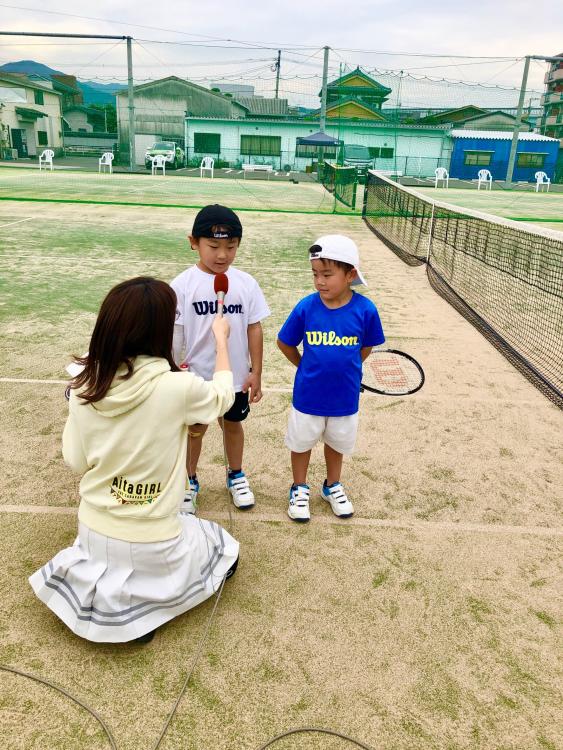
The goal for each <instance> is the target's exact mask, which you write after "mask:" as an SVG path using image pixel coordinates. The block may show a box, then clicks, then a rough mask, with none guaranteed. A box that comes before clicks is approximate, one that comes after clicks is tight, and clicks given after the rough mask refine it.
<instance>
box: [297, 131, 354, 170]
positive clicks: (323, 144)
mask: <svg viewBox="0 0 563 750" xmlns="http://www.w3.org/2000/svg"><path fill="white" fill-rule="evenodd" d="M342 146H343V141H340V140H339V139H338V138H333V137H332V136H331V135H327V134H326V133H323V131H322V130H319V132H318V133H312V134H311V135H307V136H304V137H303V138H297V139H296V146H295V148H296V154H297V155H298V156H301V157H303V156H304V157H308V156H310V157H311V160H312V161H311V169H312V170H313V171H316V166H315V165H316V162H317V161H318V162H319V163H322V162H323V161H324V160H325V159H326V158H329V159H338V158H339V155H340V154H341V151H342ZM319 176H320V175H319Z"/></svg>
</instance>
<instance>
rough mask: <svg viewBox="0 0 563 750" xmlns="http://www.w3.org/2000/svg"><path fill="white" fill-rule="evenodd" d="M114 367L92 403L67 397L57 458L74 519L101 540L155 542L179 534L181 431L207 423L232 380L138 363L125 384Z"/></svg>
mask: <svg viewBox="0 0 563 750" xmlns="http://www.w3.org/2000/svg"><path fill="white" fill-rule="evenodd" d="M125 372H126V368H125V366H123V367H122V368H120V369H119V370H118V372H117V374H116V377H115V379H114V381H113V383H112V386H111V388H110V389H109V391H108V392H107V394H106V396H105V397H104V398H103V399H102V400H101V401H97V402H96V403H94V404H87V403H85V402H84V401H82V400H81V399H80V398H79V397H78V396H77V394H76V392H75V391H71V396H70V402H69V416H68V419H67V422H66V425H65V429H64V432H63V457H64V460H65V461H66V463H67V464H68V465H69V466H70V467H71V469H73V470H74V471H76V472H79V473H83V474H84V476H83V477H82V480H81V482H80V507H79V510H78V518H79V520H80V521H81V522H82V523H84V524H85V525H86V526H88V527H89V528H90V529H93V530H94V531H97V532H98V533H100V534H104V535H105V536H109V537H113V538H115V539H123V540H125V541H129V542H159V541H164V540H166V539H172V538H173V537H175V536H177V535H178V534H179V533H180V530H181V526H180V522H179V520H178V510H179V506H180V503H181V501H182V499H183V497H184V487H185V480H186V444H187V431H188V425H191V424H196V423H200V424H209V423H210V422H213V420H214V419H216V418H217V417H219V416H221V415H222V414H224V413H225V412H226V411H228V410H229V409H230V407H231V406H232V404H233V401H234V391H233V375H232V373H231V372H230V371H228V370H225V371H222V372H216V373H215V375H214V377H213V380H212V381H209V382H207V381H205V380H203V379H202V378H200V377H199V376H197V375H194V374H193V373H190V372H170V365H169V364H168V362H167V361H166V360H165V359H161V358H159V357H147V356H140V357H137V358H136V359H135V361H134V372H133V375H132V376H131V377H130V378H129V379H128V380H120V378H119V376H120V375H123V374H124V373H125Z"/></svg>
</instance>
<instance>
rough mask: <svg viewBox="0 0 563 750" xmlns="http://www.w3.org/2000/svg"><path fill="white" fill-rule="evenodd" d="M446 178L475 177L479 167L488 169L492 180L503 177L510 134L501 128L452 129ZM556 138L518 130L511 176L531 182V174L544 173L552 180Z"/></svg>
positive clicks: (556, 146)
mask: <svg viewBox="0 0 563 750" xmlns="http://www.w3.org/2000/svg"><path fill="white" fill-rule="evenodd" d="M450 135H451V137H452V139H453V150H452V155H451V160H450V177H457V178H458V179H461V180H476V179H477V173H478V172H479V170H480V169H488V170H489V172H490V173H491V174H492V176H493V180H504V179H506V172H507V169H508V157H509V156H510V146H511V143H512V133H511V132H510V131H502V130H452V131H451V133H450ZM558 150H559V141H558V139H557V138H548V137H547V136H545V135H540V134H539V133H519V135H518V148H517V151H516V162H515V164H514V173H513V177H512V179H513V180H514V181H515V182H535V177H534V175H535V173H536V172H538V171H541V172H545V173H546V174H547V176H548V177H549V178H550V179H551V180H553V176H554V172H555V164H556V162H557V152H558Z"/></svg>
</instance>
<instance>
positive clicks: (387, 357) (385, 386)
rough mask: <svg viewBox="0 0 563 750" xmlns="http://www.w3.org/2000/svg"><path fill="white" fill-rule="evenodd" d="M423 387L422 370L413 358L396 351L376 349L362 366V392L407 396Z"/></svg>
mask: <svg viewBox="0 0 563 750" xmlns="http://www.w3.org/2000/svg"><path fill="white" fill-rule="evenodd" d="M423 385H424V370H423V369H422V367H421V366H420V365H419V364H418V362H417V361H416V359H414V357H411V356H410V354H405V353H404V352H399V351H397V350H396V349H376V350H375V351H372V353H371V354H370V355H369V357H367V359H366V360H365V361H364V364H363V373H362V387H361V390H362V391H371V392H372V393H380V394H382V395H384V396H407V395H408V394H409V393H416V392H417V391H419V390H420V389H421V388H422V386H423Z"/></svg>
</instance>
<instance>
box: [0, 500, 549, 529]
mask: <svg viewBox="0 0 563 750" xmlns="http://www.w3.org/2000/svg"><path fill="white" fill-rule="evenodd" d="M2 513H6V514H8V513H14V514H16V515H30V514H33V513H37V514H41V515H65V516H66V515H68V516H70V515H76V514H77V513H78V506H70V505H0V514H2ZM228 518H229V514H228V512H227V511H217V512H211V513H209V517H208V520H220V521H224V520H228ZM236 520H237V523H279V522H280V521H283V522H284V524H286V523H287V525H288V527H291V526H292V525H293V524H291V522H290V519H288V517H287V515H286V514H285V513H281V512H280V513H255V512H253V511H250V512H245V513H237V514H236ZM314 524H320V525H321V526H341V527H342V526H355V527H364V528H374V529H405V530H407V531H423V532H428V533H435V532H436V531H443V532H454V533H456V532H459V533H482V534H505V535H508V534H526V535H527V534H531V535H534V536H547V537H563V527H557V526H555V527H554V526H516V525H513V524H484V523H472V522H467V523H463V522H461V523H454V522H453V521H400V520H391V519H382V518H360V517H353V518H346V519H338V518H336V516H334V517H331V516H315V519H314Z"/></svg>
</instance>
